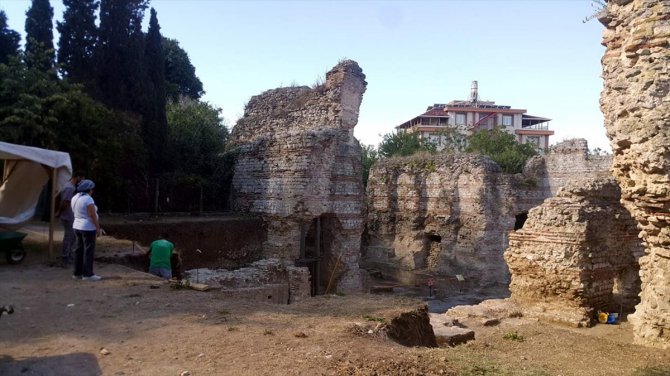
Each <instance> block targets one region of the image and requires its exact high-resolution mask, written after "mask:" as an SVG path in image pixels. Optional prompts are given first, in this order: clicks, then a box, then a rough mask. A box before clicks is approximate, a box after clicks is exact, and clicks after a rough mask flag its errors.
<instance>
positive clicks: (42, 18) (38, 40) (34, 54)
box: [25, 0, 54, 71]
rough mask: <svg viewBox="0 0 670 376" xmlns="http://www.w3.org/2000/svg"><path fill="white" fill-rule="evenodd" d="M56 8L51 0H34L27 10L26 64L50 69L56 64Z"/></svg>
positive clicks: (43, 69)
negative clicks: (54, 25)
mask: <svg viewBox="0 0 670 376" xmlns="http://www.w3.org/2000/svg"><path fill="white" fill-rule="evenodd" d="M53 17H54V9H53V8H52V7H51V4H50V3H49V0H33V1H32V5H31V6H30V8H29V9H28V11H27V12H26V55H25V59H26V64H27V65H28V66H29V67H35V68H37V69H40V70H42V71H48V70H50V69H51V68H53V64H54V42H53V39H54V34H53V24H52V22H53Z"/></svg>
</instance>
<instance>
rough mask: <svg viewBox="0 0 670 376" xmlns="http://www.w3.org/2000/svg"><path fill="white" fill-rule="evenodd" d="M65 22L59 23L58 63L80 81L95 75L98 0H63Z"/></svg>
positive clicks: (65, 75)
mask: <svg viewBox="0 0 670 376" xmlns="http://www.w3.org/2000/svg"><path fill="white" fill-rule="evenodd" d="M63 5H64V6H65V12H64V13H63V21H62V22H60V21H59V22H57V24H56V29H58V32H59V33H60V39H59V41H58V65H59V67H60V70H61V73H62V74H63V76H64V77H68V78H70V79H71V80H73V81H76V82H88V81H90V80H91V79H92V78H93V51H94V49H95V44H96V41H97V33H98V32H97V27H96V26H95V11H96V10H97V9H98V1H97V0H63Z"/></svg>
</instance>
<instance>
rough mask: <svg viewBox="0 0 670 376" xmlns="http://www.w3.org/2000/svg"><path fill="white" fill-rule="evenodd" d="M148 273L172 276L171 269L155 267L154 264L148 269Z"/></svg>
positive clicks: (165, 276) (166, 277) (162, 276)
mask: <svg viewBox="0 0 670 376" xmlns="http://www.w3.org/2000/svg"><path fill="white" fill-rule="evenodd" d="M149 273H151V274H153V275H157V276H159V277H161V278H165V279H170V278H172V269H168V268H157V267H155V266H154V267H153V268H150V269H149Z"/></svg>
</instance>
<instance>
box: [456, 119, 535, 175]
mask: <svg viewBox="0 0 670 376" xmlns="http://www.w3.org/2000/svg"><path fill="white" fill-rule="evenodd" d="M466 151H467V152H470V153H479V154H483V155H487V156H489V157H490V158H491V159H493V161H495V162H496V163H497V164H498V165H500V167H501V168H502V170H503V171H504V172H507V173H519V172H521V171H522V170H523V166H524V165H525V164H526V161H527V160H528V158H530V157H532V156H534V155H536V154H537V151H536V150H535V148H534V147H533V146H532V145H530V144H520V143H518V142H517V141H516V137H514V135H512V134H510V133H507V132H505V131H503V130H501V129H500V128H494V129H491V130H488V129H482V130H479V131H477V132H475V133H474V134H473V135H472V136H470V138H469V139H468V147H467V148H466Z"/></svg>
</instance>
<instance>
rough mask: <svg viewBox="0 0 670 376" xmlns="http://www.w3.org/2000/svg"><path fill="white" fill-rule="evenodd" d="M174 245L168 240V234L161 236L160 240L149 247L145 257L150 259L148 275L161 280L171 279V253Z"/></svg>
mask: <svg viewBox="0 0 670 376" xmlns="http://www.w3.org/2000/svg"><path fill="white" fill-rule="evenodd" d="M173 251H174V244H172V242H170V241H169V240H168V234H161V235H160V239H158V240H155V241H153V242H152V243H151V245H150V246H149V251H148V252H147V256H149V257H150V260H151V261H150V262H149V273H151V274H153V275H157V276H159V277H161V278H165V279H170V278H172V263H171V259H172V252H173Z"/></svg>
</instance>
